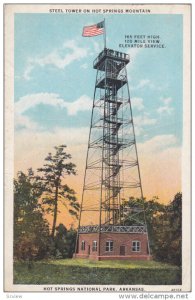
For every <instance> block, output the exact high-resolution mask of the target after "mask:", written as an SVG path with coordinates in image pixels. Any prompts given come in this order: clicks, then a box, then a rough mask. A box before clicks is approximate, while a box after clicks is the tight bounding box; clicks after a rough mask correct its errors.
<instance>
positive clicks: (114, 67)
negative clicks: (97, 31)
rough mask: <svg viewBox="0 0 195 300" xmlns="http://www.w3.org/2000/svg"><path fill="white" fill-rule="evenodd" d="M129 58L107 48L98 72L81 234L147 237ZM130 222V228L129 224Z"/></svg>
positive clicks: (99, 60)
mask: <svg viewBox="0 0 195 300" xmlns="http://www.w3.org/2000/svg"><path fill="white" fill-rule="evenodd" d="M129 61H130V58H129V56H128V55H127V54H125V53H121V52H118V51H114V50H111V49H104V50H103V51H102V52H101V53H100V54H99V55H98V57H97V58H96V59H95V61H94V64H93V67H94V69H96V70H97V75H96V81H95V90H94V98H93V108H92V115H91V125H90V133H89V141H88V150H87V159H86V168H85V176H84V185H83V195H82V203H81V212H80V220H79V230H78V232H79V233H84V232H86V233H88V232H132V233H142V232H147V227H146V222H145V214H144V203H143V201H142V202H140V203H141V204H140V205H139V206H138V205H137V202H136V201H135V205H134V204H133V203H134V202H133V201H131V202H132V205H131V206H129V204H127V203H128V201H129V199H133V197H134V198H139V199H142V200H143V192H142V185H141V177H140V169H139V162H138V154H137V147H136V139H135V131H134V123H133V116H132V108H131V101H130V93H129V87H128V80H127V70H126V65H127V64H128V63H129ZM127 220H128V224H126V222H127Z"/></svg>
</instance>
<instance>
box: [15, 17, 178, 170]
mask: <svg viewBox="0 0 195 300" xmlns="http://www.w3.org/2000/svg"><path fill="white" fill-rule="evenodd" d="M104 17H106V31H107V47H108V48H112V49H115V50H120V51H121V52H126V53H128V54H130V58H131V62H130V63H129V65H128V67H127V71H128V79H129V86H130V93H131V100H132V107H133V116H134V122H135V127H136V128H135V129H136V138H137V141H138V143H140V149H142V146H143V144H145V145H146V146H147V145H148V147H149V148H150V149H151V153H152V151H153V152H156V151H157V150H158V151H161V152H162V151H163V150H165V149H172V148H174V149H175V150H176V149H178V147H181V145H182V105H183V104H182V103H183V99H182V93H183V88H182V82H183V78H182V63H183V62H182V56H183V53H182V43H183V40H182V26H183V25H182V15H173V14H171V15H169V14H162V15H149V14H148V15H143V14H142V15H137V14H136V15H125V14H117V15H116V14H115V15H112V14H109V15H106V16H103V15H98V14H77V15H76V14H75V15H74V14H40V13H39V14H34V13H31V14H15V35H14V36H15V39H14V43H15V44H14V62H15V63H14V70H15V85H14V91H15V92H14V94H15V154H16V159H17V160H18V161H20V164H19V165H18V167H16V168H22V160H21V156H22V155H23V157H26V158H25V159H26V165H25V162H24V164H23V165H24V166H25V167H26V166H27V165H29V164H30V163H31V161H33V160H34V158H33V155H36V154H35V153H36V151H38V150H37V149H36V147H37V145H38V144H36V140H37V141H39V144H40V143H41V142H40V141H44V140H45V144H47V145H48V147H50V146H55V143H58V139H57V138H56V137H58V136H59V144H60V143H61V139H64V142H65V143H66V144H67V145H70V147H71V146H72V145H73V144H74V145H76V143H78V144H79V143H83V144H85V145H86V144H87V138H88V131H89V124H90V116H91V105H92V98H93V92H94V84H95V76H96V71H95V70H94V69H93V60H94V59H95V58H96V56H97V55H98V53H99V52H100V51H101V50H102V49H103V36H97V37H91V38H84V37H82V28H83V26H86V25H91V24H95V23H98V22H100V21H102V20H103V18H104ZM125 35H159V36H160V40H161V43H163V44H165V46H166V47H165V48H163V49H161V48H157V49H151V48H150V49H145V48H144V49H141V50H140V49H137V48H133V49H132V48H119V44H124V40H125V38H124V36H125ZM63 132H64V135H63ZM79 132H80V133H79ZM81 132H82V135H83V137H82V138H81ZM52 133H53V136H52V137H51V135H52ZM38 136H39V137H40V136H41V138H40V139H39V138H38ZM54 136H55V138H54ZM28 137H29V140H28V144H29V145H28V147H29V148H28V147H27V145H26V146H24V144H25V139H27V138H28ZM79 138H81V141H80V140H79ZM48 139H49V140H50V143H49V142H48V141H46V140H48ZM51 141H53V144H52V142H51ZM76 141H77V142H76ZM37 143H38V142H37ZM21 144H22V146H21ZM43 147H44V143H43V144H42V148H43ZM85 147H86V146H85ZM29 149H30V150H31V151H32V156H30V154H29V151H30V150H29ZM83 149H84V150H83V153H84V157H85V153H86V148H83ZM45 150H46V149H44V151H45ZM25 151H26V152H25ZM27 151H28V158H27V155H26V153H27ZM48 151H49V149H48ZM144 151H145V152H146V153H147V149H146V150H144ZM73 153H74V151H73ZM75 153H76V150H75ZM173 153H174V151H173ZM45 154H46V153H45ZM45 154H44V156H45ZM75 155H76V154H75ZM169 155H170V154H169ZM173 155H174V154H173ZM169 159H170V157H169ZM83 160H84V158H83ZM177 163H178V164H179V162H177Z"/></svg>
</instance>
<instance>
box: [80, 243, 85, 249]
mask: <svg viewBox="0 0 195 300" xmlns="http://www.w3.org/2000/svg"><path fill="white" fill-rule="evenodd" d="M81 250H85V241H82V242H81Z"/></svg>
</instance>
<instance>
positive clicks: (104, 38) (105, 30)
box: [104, 18, 106, 49]
mask: <svg viewBox="0 0 195 300" xmlns="http://www.w3.org/2000/svg"><path fill="white" fill-rule="evenodd" d="M104 49H106V20H105V18H104Z"/></svg>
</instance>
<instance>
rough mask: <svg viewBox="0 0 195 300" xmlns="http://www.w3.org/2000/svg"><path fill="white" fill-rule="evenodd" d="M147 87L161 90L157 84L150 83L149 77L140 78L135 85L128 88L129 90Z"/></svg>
mask: <svg viewBox="0 0 195 300" xmlns="http://www.w3.org/2000/svg"><path fill="white" fill-rule="evenodd" d="M145 87H146V88H149V89H151V90H159V91H160V90H161V89H162V88H161V87H160V86H159V85H158V86H157V85H155V84H154V83H152V81H151V80H150V79H141V80H140V81H139V82H138V84H137V85H135V86H131V87H130V89H131V90H139V89H142V88H145Z"/></svg>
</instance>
